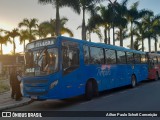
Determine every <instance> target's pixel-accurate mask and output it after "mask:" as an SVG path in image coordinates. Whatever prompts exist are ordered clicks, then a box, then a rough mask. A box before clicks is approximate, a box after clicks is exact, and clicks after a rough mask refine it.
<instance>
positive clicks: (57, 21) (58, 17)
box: [56, 1, 61, 36]
mask: <svg viewBox="0 0 160 120" xmlns="http://www.w3.org/2000/svg"><path fill="white" fill-rule="evenodd" d="M59 35H61V25H60V15H59V2H58V1H57V5H56V36H59Z"/></svg>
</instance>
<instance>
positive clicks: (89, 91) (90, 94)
mask: <svg viewBox="0 0 160 120" xmlns="http://www.w3.org/2000/svg"><path fill="white" fill-rule="evenodd" d="M93 92H94V91H93V84H92V81H88V82H87V84H86V91H85V98H86V99H87V100H91V99H92V98H93Z"/></svg>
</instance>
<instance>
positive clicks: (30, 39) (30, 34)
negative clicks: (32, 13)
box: [29, 28, 32, 42]
mask: <svg viewBox="0 0 160 120" xmlns="http://www.w3.org/2000/svg"><path fill="white" fill-rule="evenodd" d="M31 31H32V29H31V28H29V42H32V38H31V36H32V32H31Z"/></svg>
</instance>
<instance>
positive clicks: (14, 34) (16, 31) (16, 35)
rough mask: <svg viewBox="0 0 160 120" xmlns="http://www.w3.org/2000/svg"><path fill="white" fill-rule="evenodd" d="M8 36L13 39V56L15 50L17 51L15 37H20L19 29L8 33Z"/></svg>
mask: <svg viewBox="0 0 160 120" xmlns="http://www.w3.org/2000/svg"><path fill="white" fill-rule="evenodd" d="M6 35H7V36H8V37H9V38H12V43H13V54H14V55H15V50H16V43H15V37H18V36H19V35H20V34H19V30H18V29H17V28H14V29H13V30H12V31H6Z"/></svg>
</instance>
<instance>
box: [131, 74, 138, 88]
mask: <svg viewBox="0 0 160 120" xmlns="http://www.w3.org/2000/svg"><path fill="white" fill-rule="evenodd" d="M136 84H137V80H136V76H135V75H132V77H131V87H132V88H134V87H136Z"/></svg>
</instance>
